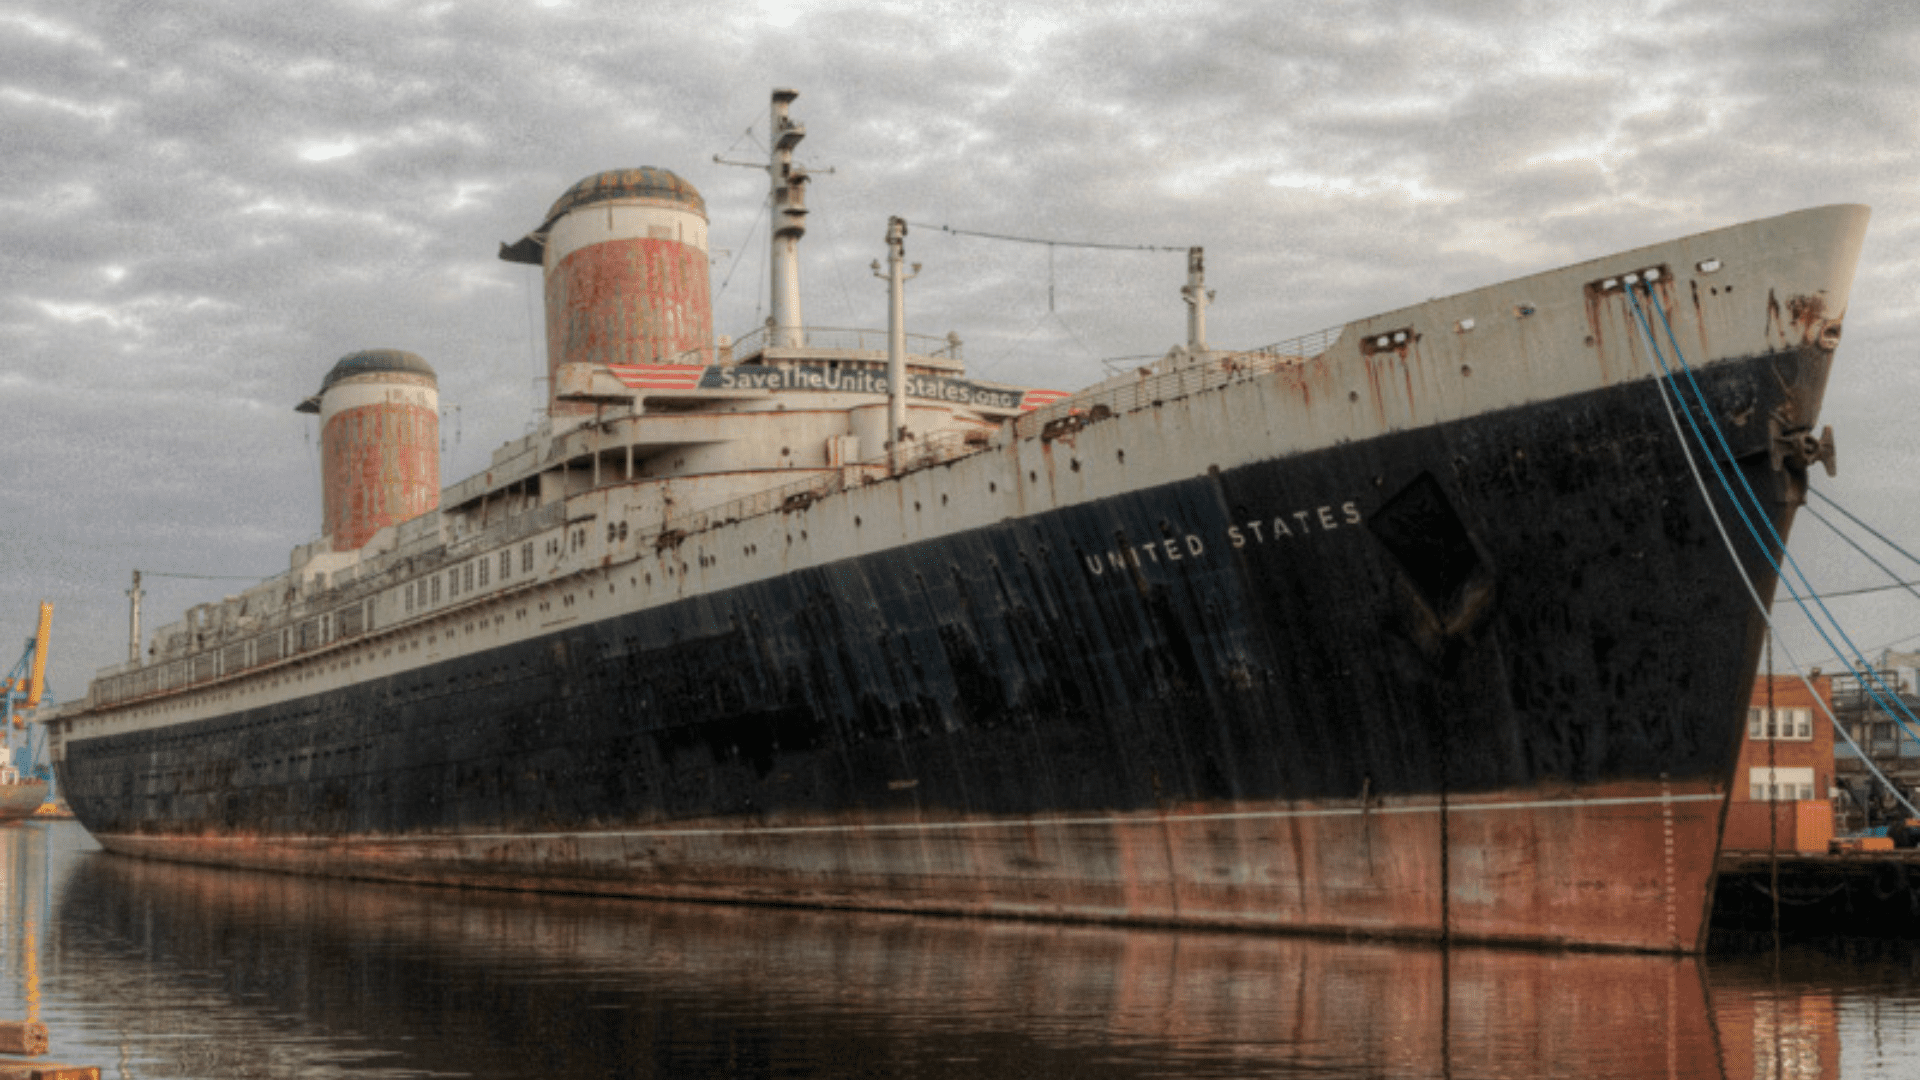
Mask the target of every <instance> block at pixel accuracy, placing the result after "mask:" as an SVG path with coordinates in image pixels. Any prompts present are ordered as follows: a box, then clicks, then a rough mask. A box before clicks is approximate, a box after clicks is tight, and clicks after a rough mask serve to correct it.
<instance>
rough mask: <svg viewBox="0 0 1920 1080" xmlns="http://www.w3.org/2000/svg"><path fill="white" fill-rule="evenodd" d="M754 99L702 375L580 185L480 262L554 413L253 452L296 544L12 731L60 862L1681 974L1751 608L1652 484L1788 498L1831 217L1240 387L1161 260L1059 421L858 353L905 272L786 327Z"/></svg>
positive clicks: (702, 232) (636, 175)
mask: <svg viewBox="0 0 1920 1080" xmlns="http://www.w3.org/2000/svg"><path fill="white" fill-rule="evenodd" d="M794 97H795V94H794V93H793V92H792V91H785V90H783V91H776V92H775V93H774V95H773V100H772V106H771V111H770V120H771V125H772V126H771V131H772V138H771V140H770V143H771V151H770V154H769V158H768V161H767V164H766V168H767V171H768V174H769V178H770V186H769V199H770V201H771V207H772V211H773V227H772V228H771V230H770V233H771V258H770V260H769V263H770V267H771V270H770V280H769V287H770V294H771V297H772V315H771V316H770V317H769V319H768V320H767V323H766V325H764V326H761V327H758V328H755V329H754V330H753V331H752V332H751V333H749V334H746V335H744V336H742V337H740V338H739V339H738V340H733V339H729V338H722V337H716V336H714V332H713V329H712V325H711V323H712V316H711V308H710V304H709V295H708V287H709V286H708V280H707V255H706V226H707V217H706V211H705V204H704V201H703V200H702V198H701V197H700V195H699V193H698V191H697V189H695V188H694V187H693V186H692V185H691V184H689V183H688V182H687V181H685V180H684V179H683V178H681V177H680V176H678V175H676V174H674V173H672V172H670V171H667V170H665V169H659V168H652V167H647V168H634V169H622V170H614V171H610V172H606V173H601V174H597V175H595V176H592V177H588V178H587V179H585V180H583V181H581V182H580V183H579V184H576V185H575V186H574V187H573V188H571V189H569V190H568V191H567V192H566V193H564V194H563V195H562V196H561V197H560V198H559V200H558V201H556V202H555V203H554V204H553V206H552V207H551V209H550V211H549V212H548V214H547V216H546V217H545V219H544V220H543V221H542V223H541V224H540V225H539V226H537V227H536V228H534V229H533V230H531V231H530V232H529V233H528V234H527V235H526V236H525V237H523V238H522V239H520V240H518V241H515V242H512V243H504V244H502V245H501V249H500V255H501V257H502V258H503V259H506V260H508V261H510V262H515V263H525V264H528V265H538V266H540V267H541V268H542V274H543V281H544V287H545V297H546V319H547V327H546V329H547V338H548V364H549V370H550V382H549V392H548V407H547V410H546V416H545V418H544V419H543V420H542V421H541V423H540V425H539V427H538V428H537V429H536V430H535V431H533V432H532V433H531V434H529V435H527V436H525V437H524V438H521V439H518V440H516V441H513V442H510V443H508V444H507V445H505V446H503V447H501V448H500V449H499V450H497V451H495V452H494V454H493V457H492V461H491V465H490V467H489V468H487V469H486V470H484V471H483V472H481V473H479V474H476V475H474V476H472V477H469V478H467V479H465V480H461V481H459V482H457V483H455V484H453V485H451V486H448V487H444V488H442V487H441V486H440V484H439V478H438V475H437V474H438V458H437V449H436V446H437V436H436V435H435V431H436V428H435V424H436V422H437V413H436V410H437V404H436V403H437V397H436V395H437V376H436V374H435V372H434V370H433V368H432V366H431V365H430V364H429V363H428V362H427V361H426V360H425V359H424V358H423V357H421V356H420V355H418V354H416V353H412V352H408V351H404V350H398V349H391V348H370V349H367V350H363V351H360V352H356V353H352V354H349V355H348V356H346V357H344V358H341V359H340V360H339V361H338V362H337V363H336V364H335V365H334V366H333V367H332V369H331V370H329V371H328V372H327V373H326V374H325V376H324V378H323V379H322V382H321V389H320V391H319V393H317V394H315V395H314V396H313V397H311V398H308V399H306V400H305V401H303V402H301V403H299V406H298V407H299V408H300V409H301V410H304V411H307V412H310V413H317V414H318V415H319V418H320V422H321V425H322V429H321V430H322V434H321V443H322V450H323V453H322V460H323V478H322V487H323V490H322V492H321V496H322V497H321V503H322V516H323V520H324V528H325V534H324V535H323V536H322V537H321V538H320V539H318V540H315V541H313V542H311V543H308V544H306V545H303V546H301V547H298V548H295V549H294V551H293V554H292V556H291V559H290V563H289V569H288V570H287V572H286V573H284V574H280V575H277V576H275V577H273V578H270V579H268V580H266V581H263V582H261V583H260V584H258V585H257V586H255V587H252V588H249V589H247V590H245V591H243V592H240V593H238V594H236V595H233V596H228V597H225V598H223V599H220V600H218V601H210V602H208V603H204V604H200V605H197V606H195V607H193V608H191V609H189V610H188V611H187V612H186V613H185V616H184V618H183V619H181V620H180V621H178V622H175V623H173V624H170V625H168V626H165V627H162V628H160V630H159V631H157V632H156V633H155V635H154V636H153V639H152V641H151V642H150V643H149V644H148V647H147V651H146V653H145V654H144V655H142V654H140V653H139V652H138V646H139V644H140V641H141V638H140V635H139V633H138V630H137V624H138V612H137V609H136V612H135V618H134V621H135V624H136V629H135V632H134V634H133V635H132V637H133V643H132V646H131V648H132V649H133V650H134V651H133V655H131V656H130V657H129V660H128V661H127V663H125V664H122V665H117V666H115V667H112V668H108V669H106V670H104V671H102V672H101V673H100V674H99V675H98V677H96V678H95V679H94V680H93V681H92V682H91V683H90V685H89V688H88V692H87V695H86V697H85V698H84V699H82V700H78V701H74V702H71V703H67V704H64V705H62V706H61V707H60V709H59V711H58V712H57V713H56V714H55V715H54V716H53V717H52V718H51V719H50V721H49V732H50V738H49V746H50V749H51V754H52V757H53V759H54V761H55V762H56V766H57V769H58V777H59V783H60V785H61V789H62V791H63V792H64V794H65V797H66V799H67V801H68V804H69V805H70V806H71V808H72V810H73V812H74V814H75V815H76V816H77V817H78V818H79V820H80V821H81V822H82V823H83V824H84V825H85V826H86V827H87V829H89V830H90V831H91V832H92V834H93V835H94V836H95V837H96V838H97V839H98V841H99V843H100V844H101V845H102V846H103V847H105V848H106V849H107V850H109V851H111V852H116V853H121V854H125V855H131V856H138V857H145V858H152V859H163V860H176V861H184V862H193V863H206V864H216V865H225V866H233V867H245V868H255V869H262V870H273V871H286V872H298V873H310V874H318V875H327V876H334V877H341V878H359V879H376V880H388V881H401V882H418V883H427V884H437V885H446V886H459V887H471V888H490V889H506V890H533V891H553V892H565V893H579V894H600V895H609V896H626V897H645V898H658V899H669V900H681V901H704V902H723V903H759V904H779V905H796V906H804V907H821V908H846V909H861V910H881V911H895V912H923V913H942V914H957V915H969V916H1002V917H1010V918H1027V919H1057V920H1078V921H1088V922H1108V923H1119V924H1139V925H1160V926H1175V927H1205V928H1234V929H1253V930H1266V931H1279V932H1303V933H1323V934H1336V935H1350V936H1372V937H1386V938H1402V939H1417V940H1431V941H1440V942H1466V941H1475V942H1510V943H1520V944H1530V945H1538V946H1549V947H1557V946H1572V947H1585V948H1600V949H1622V950H1644V951H1655V952H1679V953H1685V952H1690V951H1695V950H1698V949H1699V948H1701V946H1702V944H1703V942H1704V936H1705V931H1706V926H1707V915H1708V907H1709V904H1710V898H1711V895H1712V884H1713V875H1714V859H1715V854H1716V850H1717V847H1718V843H1719V837H1720V830H1721V823H1722V817H1723V813H1724V807H1725V801H1726V794H1727V791H1728V788H1729V784H1730V782H1731V780H1732V778H1733V770H1734V765H1735V761H1736V757H1737V753H1738V748H1739V743H1740V738H1741V734H1742V732H1743V730H1744V729H1743V727H1742V724H1743V722H1744V717H1745V709H1746V705H1747V696H1748V692H1749V688H1750V687H1751V685H1752V678H1753V675H1754V670H1755V667H1756V663H1757V659H1758V655H1759V650H1760V647H1761V644H1762V640H1763V634H1764V632H1765V628H1766V615H1765V604H1766V603H1768V602H1770V600H1771V596H1772V591H1773V586H1774V581H1775V571H1774V569H1773V567H1772V564H1771V562H1770V560H1769V559H1768V558H1767V557H1766V555H1765V553H1764V552H1763V551H1762V550H1760V549H1759V548H1757V547H1754V546H1753V545H1751V544H1748V545H1746V546H1741V545H1740V544H1739V543H1738V542H1737V538H1736V543H1734V544H1732V545H1729V544H1728V543H1727V542H1725V541H1723V539H1722V534H1721V531H1720V529H1721V525H1722V523H1723V522H1725V521H1730V520H1733V517H1732V511H1733V510H1734V509H1735V508H1734V507H1733V506H1732V505H1731V502H1732V497H1731V496H1730V495H1729V494H1728V492H1729V491H1731V490H1732V489H1731V488H1726V489H1716V488H1714V487H1713V486H1711V484H1710V482H1709V483H1703V482H1702V481H1701V480H1700V477H1701V476H1702V475H1705V476H1707V477H1709V478H1711V476H1712V475H1714V474H1713V473H1710V472H1705V469H1704V466H1703V465H1702V464H1701V462H1702V461H1705V462H1706V464H1707V465H1711V466H1712V467H1713V468H1714V469H1716V470H1722V471H1724V472H1725V473H1728V474H1733V475H1737V477H1738V478H1739V479H1740V480H1741V482H1742V483H1743V484H1745V485H1747V486H1749V487H1750V488H1751V489H1752V492H1753V494H1754V498H1755V500H1756V501H1757V505H1758V508H1759V509H1758V511H1757V513H1758V515H1759V516H1760V517H1763V518H1764V519H1765V521H1766V523H1767V524H1769V525H1770V526H1771V527H1772V528H1774V529H1776V530H1778V532H1779V533H1780V534H1782V535H1784V534H1785V533H1786V531H1787V529H1788V528H1789V526H1790V524H1791V521H1792V518H1793V516H1794V511H1795V509H1796V507H1797V506H1798V505H1799V504H1800V503H1801V500H1802V499H1803V497H1804V495H1805V490H1806V485H1807V483H1808V472H1809V470H1810V469H1811V468H1813V467H1814V466H1815V465H1817V464H1823V463H1824V464H1825V465H1826V466H1827V467H1829V468H1830V467H1831V465H1832V461H1833V453H1832V446H1833V444H1832V438H1831V431H1830V430H1827V431H1819V432H1817V431H1816V428H1815V423H1816V420H1817V418H1818V414H1819V407H1820V404H1821V399H1822V397H1823V394H1824V391H1825V386H1826V381H1827V378H1828V373H1829V369H1830V365H1831V361H1832V359H1833V356H1834V353H1835V350H1836V348H1837V347H1838V344H1839V339H1840V335H1841V330H1842V322H1843V318H1844V314H1845V312H1846V309H1847V302H1848V295H1849V292H1850V289H1851V286H1852V278H1853V274H1854V268H1855V264H1856V261H1857V259H1858V254H1859V250H1860V245H1861V243H1862V240H1863V237H1864V233H1865V229H1866V223H1867V218H1868V211H1867V210H1866V208H1865V207H1860V206H1826V207H1818V208H1813V209H1806V210H1800V211H1796V212H1791V213H1786V214H1784V215H1781V216H1777V217H1772V218H1768V219H1765V220H1761V221H1755V222H1750V223H1746V224H1740V225H1734V226H1730V227H1726V228H1720V229H1716V230H1713V231H1709V232H1704V233H1700V234H1697V235H1690V236H1685V237H1681V238H1677V239H1672V240H1668V241H1665V242H1661V243H1656V244H1652V245H1650V246H1645V247H1641V248H1637V249H1634V250H1628V251H1623V252H1619V253H1616V254H1613V255H1608V256H1605V257H1602V258H1597V259H1593V260H1591V261H1588V262H1583V263H1579V264H1577V265H1572V266H1567V267H1564V268H1561V269H1557V270H1550V271H1543V272H1539V273H1535V274H1532V275H1530V276H1525V277H1521V278H1518V279H1515V280H1511V281H1508V282H1505V283H1501V284H1495V285H1491V286H1487V287H1483V288H1478V289H1474V290H1472V291H1468V292H1464V293H1460V294H1457V295H1453V296H1448V297H1444V298H1439V299H1431V300H1427V301H1424V302H1420V303H1416V304H1413V305H1412V306H1408V307H1404V308H1401V309H1398V310H1393V311H1388V312H1385V313H1382V314H1378V315H1374V316H1370V317H1366V318H1360V319H1355V320H1353V321H1350V322H1347V323H1345V324H1343V325H1341V326H1338V327H1334V328H1332V329H1329V330H1325V331H1321V332H1317V333H1313V334H1308V335H1305V336H1301V337H1297V338H1293V339H1288V340H1283V341H1280V342H1278V343H1276V344H1272V345H1268V346H1264V347H1259V348H1250V349H1240V350H1225V349H1218V348H1215V347H1213V346H1212V345H1210V344H1209V343H1208V341H1207V339H1206V332H1205V315H1206V303H1207V299H1208V297H1209V296H1210V295H1211V294H1210V292H1209V290H1208V287H1207V283H1206V280H1205V276H1204V275H1205V265H1204V256H1203V253H1202V252H1200V251H1198V250H1195V251H1193V252H1190V254H1189V265H1188V283H1187V286H1186V287H1185V288H1184V289H1183V290H1182V299H1183V300H1184V302H1185V304H1186V306H1187V340H1186V341H1185V342H1184V343H1181V344H1177V345H1175V346H1173V347H1171V348H1169V349H1168V350H1167V352H1166V353H1165V354H1164V355H1162V356H1160V358H1159V359H1157V360H1155V361H1154V362H1152V363H1150V364H1147V365H1144V366H1141V367H1139V368H1137V369H1129V370H1127V371H1124V372H1122V373H1120V374H1117V375H1113V376H1111V377H1108V378H1105V379H1103V380H1101V381H1099V382H1097V383H1095V384H1093V385H1091V386H1088V387H1086V388H1084V389H1081V390H1079V391H1076V392H1073V393H1059V392H1052V391H1041V390H1036V389H1033V388H1029V387H1019V386H1010V385H1005V384H999V383H990V382H984V381H981V380H978V379H974V378H971V377H969V376H968V374H967V372H966V369H965V365H964V358H963V355H962V354H963V350H962V348H961V343H960V341H959V340H958V339H957V338H954V337H952V336H951V335H950V336H948V337H946V338H938V337H928V338H923V337H918V336H913V335H909V334H907V332H906V330H905V317H904V301H903V296H904V283H905V280H906V278H907V275H908V271H907V270H906V269H905V264H904V260H905V246H906V236H907V229H908V226H907V224H906V223H905V222H904V221H903V220H901V219H897V218H896V219H894V220H892V221H891V222H889V224H888V227H887V233H886V244H887V265H886V270H885V273H884V275H883V276H885V277H886V278H887V280H888V289H889V302H890V316H889V324H888V328H887V330H886V331H885V332H884V333H881V332H879V331H872V332H861V331H834V330H827V329H822V328H818V327H813V326H810V325H808V324H807V323H806V322H805V320H804V319H803V318H802V317H801V309H800V302H799V287H798V270H797V266H798V263H797V260H796V258H795V250H796V248H795V245H796V244H797V243H798V241H799V240H800V238H801V237H802V235H803V234H804V232H805V226H806V215H807V207H806V198H805V197H806V190H807V188H806V185H807V180H808V177H807V173H806V170H805V169H804V167H803V166H802V165H801V164H800V163H798V162H796V161H795V160H794V158H793V150H794V147H795V146H796V145H797V144H798V143H799V141H800V139H801V138H802V137H803V136H804V127H803V126H802V125H801V124H799V123H798V122H797V121H795V120H794V119H793V118H792V116H791V115H790V105H791V102H792V101H793V100H794ZM1170 299H1171V298H1170ZM1176 310H1177V309H1176ZM1656 345H1659V346H1660V348H1659V350H1658V351H1656V348H1655V346H1656ZM1675 364H1683V365H1684V366H1685V372H1686V379H1687V380H1688V381H1689V382H1691V383H1693V385H1694V386H1695V387H1696V388H1697V390H1698V395H1697V400H1698V402H1699V404H1698V405H1697V406H1695V407H1693V408H1691V409H1689V410H1688V411H1687V413H1686V415H1688V416H1689V417H1690V418H1693V420H1694V422H1695V423H1698V422H1700V421H1701V420H1702V419H1704V420H1706V421H1708V422H1710V423H1711V424H1712V425H1713V426H1714V428H1715V429H1716V430H1717V431H1719V432H1721V433H1722V439H1723V441H1722V442H1721V443H1720V444H1718V445H1714V446H1713V447H1712V450H1711V453H1706V452H1704V451H1702V450H1701V449H1700V448H1699V447H1690V446H1689V443H1688V439H1687V437H1686V436H1685V429H1684V427H1683V426H1682V425H1680V424H1679V423H1678V422H1677V420H1676V417H1677V415H1678V414H1676V413H1675V412H1673V411H1671V410H1672V409H1673V405H1672V401H1673V398H1672V396H1671V395H1672V394H1673V393H1674V392H1675V391H1676V390H1679V389H1682V388H1685V387H1686V383H1683V382H1682V381H1681V376H1680V373H1679V372H1678V371H1677V370H1670V369H1669V367H1668V365H1675ZM1691 392H1692V391H1691V390H1690V391H1689V393H1691ZM1749 512H1755V511H1752V510H1750V511H1749ZM135 593H136V594H137V593H138V589H137V588H136V590H135ZM1756 601H1758V603H1756ZM136 602H137V600H136Z"/></svg>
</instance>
